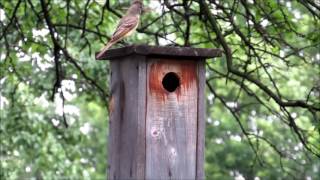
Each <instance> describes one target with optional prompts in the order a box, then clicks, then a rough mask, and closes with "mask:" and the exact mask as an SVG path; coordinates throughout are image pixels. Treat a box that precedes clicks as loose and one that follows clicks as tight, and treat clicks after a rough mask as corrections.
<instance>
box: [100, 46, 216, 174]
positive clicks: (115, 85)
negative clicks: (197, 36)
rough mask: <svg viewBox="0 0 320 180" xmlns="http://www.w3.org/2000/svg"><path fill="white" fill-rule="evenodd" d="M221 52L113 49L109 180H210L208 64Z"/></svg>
mask: <svg viewBox="0 0 320 180" xmlns="http://www.w3.org/2000/svg"><path fill="white" fill-rule="evenodd" d="M220 55H221V51H220V50H217V49H200V48H189V47H160V46H146V45H133V46H127V47H123V48H118V49H111V50H108V51H107V52H106V53H105V54H103V55H102V56H101V58H100V59H99V60H110V67H111V82H110V100H109V115H110V118H109V119H110V126H109V151H108V165H109V166H108V168H109V169H108V176H109V179H204V168H203V167H204V141H205V94H204V91H205V59H207V58H214V57H217V56H220Z"/></svg>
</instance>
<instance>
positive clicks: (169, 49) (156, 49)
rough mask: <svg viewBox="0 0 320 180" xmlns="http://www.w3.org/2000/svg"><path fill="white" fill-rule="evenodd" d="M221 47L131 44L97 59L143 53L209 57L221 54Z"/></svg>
mask: <svg viewBox="0 0 320 180" xmlns="http://www.w3.org/2000/svg"><path fill="white" fill-rule="evenodd" d="M221 54H222V51H221V50H220V49H209V48H192V47H175V46H148V45H131V46H126V47H122V48H116V49H110V50H108V51H106V52H105V53H104V54H103V55H102V56H101V57H100V58H99V59H97V60H114V59H121V57H124V56H129V55H142V56H149V57H150V56H151V57H167V58H176V59H178V58H184V59H186V58H187V59H199V60H201V59H208V58H214V57H219V56H221Z"/></svg>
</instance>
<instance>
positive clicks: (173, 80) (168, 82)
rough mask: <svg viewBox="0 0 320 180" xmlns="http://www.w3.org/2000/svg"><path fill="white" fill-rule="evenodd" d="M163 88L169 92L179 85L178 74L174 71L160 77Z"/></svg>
mask: <svg viewBox="0 0 320 180" xmlns="http://www.w3.org/2000/svg"><path fill="white" fill-rule="evenodd" d="M162 85H163V88H164V89H166V90H167V91H169V92H173V91H175V90H176V89H177V87H179V85H180V79H179V77H178V75H177V74H176V73H174V72H169V73H167V74H166V75H165V76H164V78H163V79H162Z"/></svg>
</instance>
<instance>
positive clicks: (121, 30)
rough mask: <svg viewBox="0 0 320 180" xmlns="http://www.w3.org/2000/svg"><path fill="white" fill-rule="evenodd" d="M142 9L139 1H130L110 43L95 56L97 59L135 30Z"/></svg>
mask: <svg viewBox="0 0 320 180" xmlns="http://www.w3.org/2000/svg"><path fill="white" fill-rule="evenodd" d="M142 8H143V4H142V2H141V0H133V1H132V4H131V6H130V8H129V9H128V11H127V13H126V15H125V16H123V17H122V19H121V20H120V22H119V24H118V26H117V28H116V30H115V32H114V33H113V35H112V37H111V39H110V41H109V42H108V43H107V44H106V46H105V47H104V48H102V49H101V51H100V52H99V54H98V55H97V56H96V57H97V58H100V57H101V56H102V54H104V53H105V52H106V51H107V50H108V49H109V48H110V47H111V46H112V45H113V44H115V43H116V42H118V41H121V40H122V39H123V38H125V37H127V36H130V35H131V34H132V33H133V32H134V31H135V30H136V29H137V27H138V25H139V19H140V14H141V13H142Z"/></svg>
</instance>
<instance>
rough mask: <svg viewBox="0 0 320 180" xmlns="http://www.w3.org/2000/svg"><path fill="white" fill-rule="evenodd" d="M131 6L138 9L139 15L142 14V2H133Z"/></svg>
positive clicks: (138, 0) (136, 0) (139, 0)
mask: <svg viewBox="0 0 320 180" xmlns="http://www.w3.org/2000/svg"><path fill="white" fill-rule="evenodd" d="M131 5H132V6H133V5H134V7H136V8H137V9H139V12H140V13H139V14H141V13H142V10H143V2H142V1H141V0H133V1H132V3H131Z"/></svg>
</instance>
